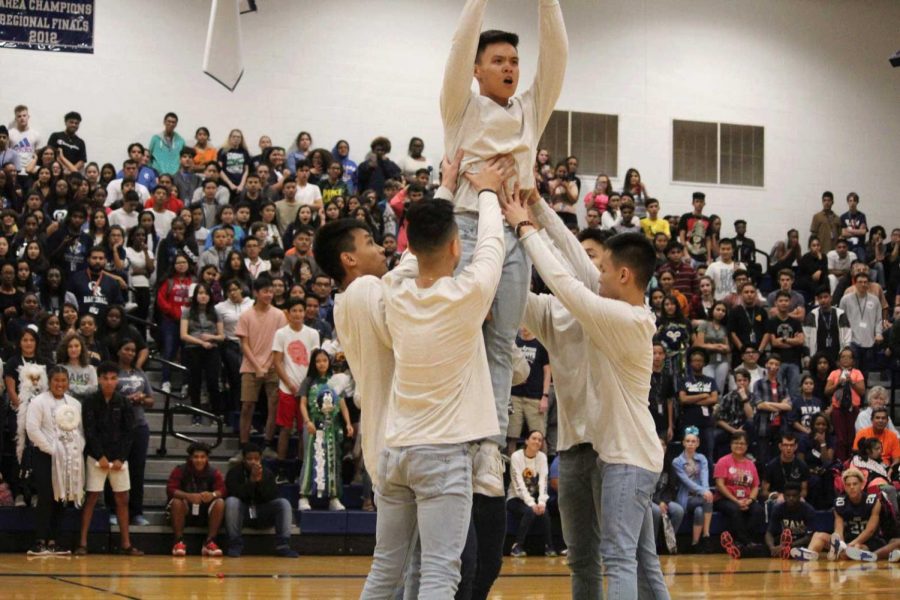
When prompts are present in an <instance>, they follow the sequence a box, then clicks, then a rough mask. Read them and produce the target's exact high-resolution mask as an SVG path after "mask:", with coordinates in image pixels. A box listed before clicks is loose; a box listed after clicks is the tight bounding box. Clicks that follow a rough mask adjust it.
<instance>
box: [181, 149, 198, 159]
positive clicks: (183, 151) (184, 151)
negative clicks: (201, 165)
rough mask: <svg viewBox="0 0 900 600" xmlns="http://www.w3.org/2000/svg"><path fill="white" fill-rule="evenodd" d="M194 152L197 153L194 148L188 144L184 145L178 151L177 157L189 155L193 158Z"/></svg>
mask: <svg viewBox="0 0 900 600" xmlns="http://www.w3.org/2000/svg"><path fill="white" fill-rule="evenodd" d="M196 153H197V152H196V150H194V149H193V148H192V147H190V146H185V147H184V148H182V149H181V151H180V152H179V153H178V157H179V158H180V157H182V156H190V157H191V158H194V155H195V154H196Z"/></svg>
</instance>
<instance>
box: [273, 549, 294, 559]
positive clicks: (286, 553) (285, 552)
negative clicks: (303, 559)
mask: <svg viewBox="0 0 900 600" xmlns="http://www.w3.org/2000/svg"><path fill="white" fill-rule="evenodd" d="M275 554H277V555H278V556H280V557H282V558H297V557H298V556H300V555H299V554H297V551H296V550H294V549H293V548H291V547H290V546H278V547H277V548H275Z"/></svg>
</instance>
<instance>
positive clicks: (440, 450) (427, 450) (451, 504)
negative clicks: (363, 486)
mask: <svg viewBox="0 0 900 600" xmlns="http://www.w3.org/2000/svg"><path fill="white" fill-rule="evenodd" d="M378 472H379V473H380V474H381V475H380V482H379V485H378V488H377V489H376V491H375V498H376V504H377V505H378V521H377V524H376V527H375V555H374V557H373V559H372V568H371V570H370V571H369V576H368V577H367V578H366V585H365V587H364V588H363V593H362V595H361V596H360V598H361V599H363V600H381V599H384V600H388V599H392V598H394V597H395V596H396V594H397V590H398V588H400V586H401V583H402V579H403V575H404V572H405V571H406V570H407V568H408V566H409V564H410V562H411V556H412V553H413V552H414V551H415V532H416V528H418V532H419V543H420V546H421V569H420V583H419V598H420V599H423V600H424V599H441V600H445V599H446V598H451V597H453V595H454V593H455V592H456V588H457V586H458V585H459V578H460V571H459V568H460V555H461V554H462V550H463V546H465V543H466V535H467V534H468V532H469V519H470V518H471V512H472V459H471V456H470V454H469V444H438V445H423V446H407V447H404V448H385V449H384V450H383V451H382V454H381V457H380V459H379V469H378Z"/></svg>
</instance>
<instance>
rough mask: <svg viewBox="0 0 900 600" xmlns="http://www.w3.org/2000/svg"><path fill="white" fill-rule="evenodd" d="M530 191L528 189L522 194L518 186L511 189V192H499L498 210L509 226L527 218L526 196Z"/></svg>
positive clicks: (513, 225)
mask: <svg viewBox="0 0 900 600" xmlns="http://www.w3.org/2000/svg"><path fill="white" fill-rule="evenodd" d="M530 193H531V190H528V191H527V192H525V193H524V194H523V193H522V191H521V190H519V188H518V186H516V187H515V188H514V189H513V192H512V194H508V193H507V192H505V191H502V192H501V193H500V210H501V211H503V216H504V218H506V222H507V223H509V226H510V227H515V226H516V225H518V224H519V223H521V222H522V221H527V220H528V204H527V201H526V196H527V195H529V194H530Z"/></svg>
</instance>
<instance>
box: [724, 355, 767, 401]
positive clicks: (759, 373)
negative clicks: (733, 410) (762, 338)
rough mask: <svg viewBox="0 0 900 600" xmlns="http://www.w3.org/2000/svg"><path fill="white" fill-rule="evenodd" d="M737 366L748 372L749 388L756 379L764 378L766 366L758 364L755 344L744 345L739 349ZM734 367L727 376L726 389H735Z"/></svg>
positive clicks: (753, 384)
mask: <svg viewBox="0 0 900 600" xmlns="http://www.w3.org/2000/svg"><path fill="white" fill-rule="evenodd" d="M737 368H739V369H744V370H746V371H747V373H749V374H750V389H751V390H752V389H753V387H754V386H755V385H756V382H757V381H760V380H762V379H765V378H766V368H765V367H763V366H760V364H759V350H757V348H756V346H744V349H743V350H742V351H741V362H740V364H738V366H737ZM735 372H736V369H735V370H733V371H732V372H731V375H729V376H728V389H729V390H733V389H735V381H734V373H735Z"/></svg>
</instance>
